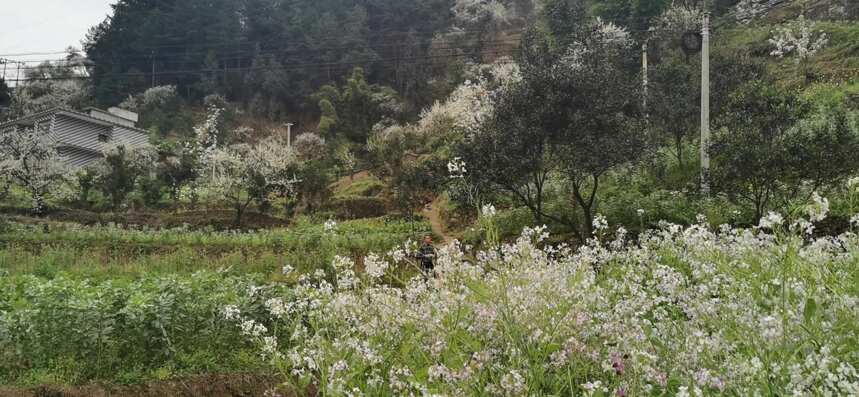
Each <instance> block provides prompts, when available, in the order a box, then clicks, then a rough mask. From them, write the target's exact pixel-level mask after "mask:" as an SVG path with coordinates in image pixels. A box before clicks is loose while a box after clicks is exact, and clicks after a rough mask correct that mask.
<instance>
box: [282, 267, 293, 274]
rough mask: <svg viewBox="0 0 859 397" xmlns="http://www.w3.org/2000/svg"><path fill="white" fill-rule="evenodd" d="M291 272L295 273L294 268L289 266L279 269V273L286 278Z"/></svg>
mask: <svg viewBox="0 0 859 397" xmlns="http://www.w3.org/2000/svg"><path fill="white" fill-rule="evenodd" d="M293 271H295V268H293V267H292V266H289V265H283V268H282V269H281V272H282V273H283V275H284V276H288V275H289V274H291V273H292V272H293Z"/></svg>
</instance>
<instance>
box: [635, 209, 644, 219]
mask: <svg viewBox="0 0 859 397" xmlns="http://www.w3.org/2000/svg"><path fill="white" fill-rule="evenodd" d="M635 213H636V214H638V217H639V218H641V217H643V216H644V210H643V209H641V208H639V209H638V211H635Z"/></svg>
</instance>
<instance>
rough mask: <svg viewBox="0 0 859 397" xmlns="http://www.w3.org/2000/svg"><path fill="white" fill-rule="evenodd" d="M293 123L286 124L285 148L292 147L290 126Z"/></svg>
mask: <svg viewBox="0 0 859 397" xmlns="http://www.w3.org/2000/svg"><path fill="white" fill-rule="evenodd" d="M294 125H295V124H294V123H286V146H287V147H292V126H294Z"/></svg>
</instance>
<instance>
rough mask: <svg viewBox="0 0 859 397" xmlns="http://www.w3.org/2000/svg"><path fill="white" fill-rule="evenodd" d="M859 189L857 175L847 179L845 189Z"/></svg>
mask: <svg viewBox="0 0 859 397" xmlns="http://www.w3.org/2000/svg"><path fill="white" fill-rule="evenodd" d="M854 189H856V190H857V191H859V176H857V177H854V178H850V179H848V180H847V190H854Z"/></svg>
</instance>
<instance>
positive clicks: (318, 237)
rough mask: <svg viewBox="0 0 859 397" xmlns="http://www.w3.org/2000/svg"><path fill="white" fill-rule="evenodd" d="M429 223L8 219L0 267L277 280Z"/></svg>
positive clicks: (382, 247) (416, 233) (89, 274)
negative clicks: (253, 225)
mask: <svg viewBox="0 0 859 397" xmlns="http://www.w3.org/2000/svg"><path fill="white" fill-rule="evenodd" d="M428 230H429V226H428V225H427V224H425V223H420V222H406V221H400V220H395V219H386V218H378V219H364V220H355V221H346V222H343V223H340V224H338V225H337V227H336V232H330V231H326V230H325V228H324V227H323V225H322V221H321V220H314V219H310V218H305V217H299V218H298V219H296V220H295V222H293V223H292V224H291V225H290V227H289V229H270V230H260V231H255V232H245V233H237V232H214V231H212V230H190V229H188V228H176V229H161V230H155V229H147V228H120V227H117V226H104V227H81V226H77V225H61V224H55V225H52V226H51V228H50V230H49V231H48V232H45V230H44V229H43V228H42V227H40V226H24V225H19V224H13V223H10V224H9V225H8V228H6V229H5V230H3V231H2V235H0V238H2V241H4V244H5V245H4V246H3V247H2V249H0V253H2V254H0V268H2V269H5V271H7V272H9V273H11V274H16V275H19V274H20V275H23V274H36V275H39V276H40V277H46V278H53V277H57V276H59V275H63V274H66V275H68V276H70V277H76V278H92V279H98V280H109V279H117V280H118V279H136V278H139V277H142V276H145V275H147V274H162V275H165V276H166V275H169V274H182V275H189V274H192V273H194V272H197V271H212V272H214V271H218V270H224V271H226V270H225V269H231V270H230V272H231V273H236V274H259V275H262V276H264V277H266V278H267V279H270V280H273V281H276V280H282V275H281V268H282V267H283V265H285V264H288V265H290V266H292V267H293V268H295V269H296V270H297V271H301V272H307V273H312V272H313V271H315V270H316V269H318V268H321V267H325V266H327V265H328V263H329V262H330V260H331V259H332V258H333V257H334V255H346V256H349V257H353V258H356V259H357V258H359V257H360V256H362V255H366V254H367V253H368V252H385V251H387V250H389V249H390V248H392V247H393V246H394V245H396V244H399V243H400V242H402V241H405V240H407V239H418V238H419V237H421V236H422V235H423V234H425V233H427V231H428Z"/></svg>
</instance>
